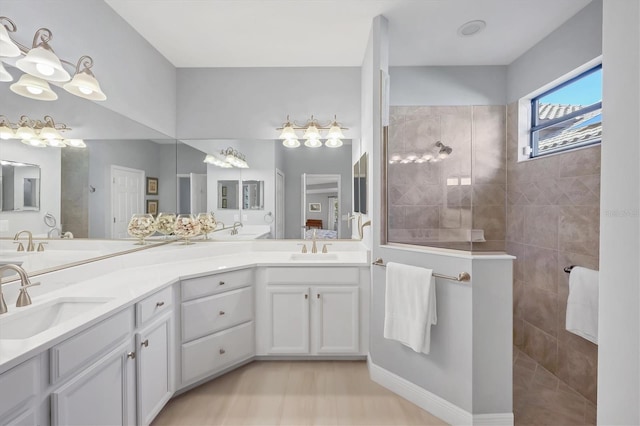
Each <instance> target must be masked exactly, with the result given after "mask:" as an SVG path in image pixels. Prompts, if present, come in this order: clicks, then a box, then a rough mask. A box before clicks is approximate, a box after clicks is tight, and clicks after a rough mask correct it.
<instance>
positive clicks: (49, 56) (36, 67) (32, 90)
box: [0, 16, 107, 101]
mask: <svg viewBox="0 0 640 426" xmlns="http://www.w3.org/2000/svg"><path fill="white" fill-rule="evenodd" d="M15 31H16V25H15V24H14V22H13V21H12V20H11V19H9V18H6V17H1V16H0V56H20V55H24V58H21V59H18V60H17V61H16V63H15V65H16V67H17V68H18V69H19V70H21V71H24V72H25V73H27V74H28V75H30V76H32V77H33V78H36V79H40V80H41V81H42V83H41V84H30V85H28V86H26V87H21V86H24V84H22V85H17V86H16V85H15V84H14V85H12V86H11V90H12V91H13V92H14V93H17V94H18V95H21V96H26V97H28V98H31V99H38V100H45V101H51V100H55V99H57V97H58V96H57V95H56V94H55V92H53V91H51V88H50V87H49V85H48V84H47V83H46V82H48V81H50V82H59V83H65V82H66V84H64V85H63V88H64V89H65V90H66V91H67V92H69V93H71V94H73V95H76V96H79V97H82V98H85V99H89V100H93V101H104V100H105V99H107V96H106V95H105V94H104V92H103V91H102V89H101V88H100V84H99V83H98V80H97V79H96V77H95V75H94V74H93V72H92V71H91V67H93V59H92V58H91V57H90V56H87V55H84V56H82V57H80V59H79V60H78V61H76V62H69V61H66V60H64V59H60V58H58V56H57V55H56V54H55V53H54V51H53V49H52V48H51V46H50V45H49V43H50V41H51V39H52V38H53V34H52V33H51V31H50V30H49V29H47V28H40V29H38V31H36V33H35V35H34V37H33V42H32V44H31V46H32V47H31V48H29V47H27V46H25V45H23V44H20V43H18V42H17V41H16V40H14V39H13V38H12V36H11V35H10V34H9V33H10V32H11V33H14V32H15ZM74 63H76V66H75V73H74V76H73V79H72V78H71V75H69V72H67V70H66V69H65V68H64V65H67V66H70V67H73V64H74ZM23 77H24V75H23V76H22V77H21V78H20V80H22V78H23ZM12 80H13V77H12V76H11V74H9V73H8V72H6V70H4V69H2V68H0V81H12ZM31 83H33V81H32V82H31ZM16 84H17V83H16ZM45 84H46V87H43V86H44V85H45Z"/></svg>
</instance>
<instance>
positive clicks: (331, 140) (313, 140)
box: [276, 115, 348, 148]
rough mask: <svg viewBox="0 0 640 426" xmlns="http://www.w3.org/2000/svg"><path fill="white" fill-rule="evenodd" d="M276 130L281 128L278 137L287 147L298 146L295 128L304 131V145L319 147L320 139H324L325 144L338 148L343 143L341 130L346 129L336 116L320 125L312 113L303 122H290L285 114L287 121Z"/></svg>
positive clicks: (320, 144)
mask: <svg viewBox="0 0 640 426" xmlns="http://www.w3.org/2000/svg"><path fill="white" fill-rule="evenodd" d="M276 130H281V133H280V137H279V139H282V145H284V146H285V147H287V148H297V147H299V146H300V142H299V141H298V134H297V133H296V130H303V131H304V133H303V136H302V138H303V139H304V140H305V141H304V145H305V146H306V147H309V148H319V147H321V146H322V141H321V139H326V142H325V146H327V147H329V148H338V147H341V146H342V145H343V144H342V140H341V139H344V134H343V133H342V131H343V130H348V129H347V128H346V127H342V126H340V124H338V121H337V117H336V116H334V118H333V121H331V122H329V123H327V125H321V124H320V123H319V122H318V120H316V119H315V118H314V117H313V115H312V116H311V118H310V119H309V120H307V122H306V123H305V124H298V123H296V122H295V121H293V122H292V121H290V119H289V116H288V115H287V121H286V122H285V123H284V124H283V125H282V127H278V128H277V129H276ZM322 130H327V134H326V135H325V136H322V133H321V131H322Z"/></svg>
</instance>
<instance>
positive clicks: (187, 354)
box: [182, 321, 255, 383]
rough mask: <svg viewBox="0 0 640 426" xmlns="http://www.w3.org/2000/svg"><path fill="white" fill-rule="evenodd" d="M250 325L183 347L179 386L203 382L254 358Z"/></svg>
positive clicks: (251, 327) (240, 326)
mask: <svg viewBox="0 0 640 426" xmlns="http://www.w3.org/2000/svg"><path fill="white" fill-rule="evenodd" d="M254 353H255V349H254V336H253V321H252V322H248V323H246V324H242V325H239V326H236V327H233V328H229V329H227V330H224V331H221V332H219V333H216V334H212V335H210V336H207V337H203V338H202V339H198V340H194V341H193V342H189V343H185V344H183V345H182V382H183V383H188V382H191V381H194V380H196V379H201V378H204V377H206V376H208V375H210V374H213V373H215V372H216V371H219V370H221V369H222V368H224V367H228V366H230V365H232V364H234V363H236V362H240V361H242V360H245V359H247V358H249V357H250V356H252V355H254Z"/></svg>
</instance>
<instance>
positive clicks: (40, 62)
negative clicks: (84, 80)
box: [16, 46, 71, 81]
mask: <svg viewBox="0 0 640 426" xmlns="http://www.w3.org/2000/svg"><path fill="white" fill-rule="evenodd" d="M16 67H18V69H20V70H22V71H24V72H26V73H27V74H31V75H32V76H34V77H38V78H42V79H43V80H47V81H69V80H70V79H71V76H70V75H69V73H68V72H67V71H66V70H65V69H64V68H62V63H60V59H58V57H57V56H56V54H55V53H53V51H52V50H49V49H47V48H45V47H43V46H38V47H34V48H33V49H31V50H29V53H27V56H25V57H24V58H22V59H18V60H17V61H16Z"/></svg>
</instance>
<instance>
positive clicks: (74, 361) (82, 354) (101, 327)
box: [51, 309, 133, 384]
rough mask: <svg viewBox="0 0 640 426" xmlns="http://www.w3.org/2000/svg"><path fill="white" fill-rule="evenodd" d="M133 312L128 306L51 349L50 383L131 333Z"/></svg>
mask: <svg viewBox="0 0 640 426" xmlns="http://www.w3.org/2000/svg"><path fill="white" fill-rule="evenodd" d="M132 330H133V312H132V309H127V310H124V311H122V312H119V313H117V314H115V315H114V316H112V317H111V318H108V319H106V320H104V321H102V322H101V323H99V324H96V325H94V326H93V327H91V328H90V329H88V330H85V331H83V332H82V333H80V334H78V335H76V336H73V337H72V338H70V339H67V340H65V341H64V342H62V343H60V344H59V345H56V346H54V347H53V348H51V383H52V384H53V383H55V382H56V381H57V380H58V379H60V378H61V377H64V376H66V375H67V373H69V372H72V371H75V372H77V370H78V369H80V368H82V367H84V366H85V365H87V364H89V363H91V362H93V361H95V360H96V358H97V357H99V356H101V355H102V354H103V353H104V352H106V351H108V350H109V349H110V348H111V347H113V346H114V345H115V344H117V343H118V342H119V341H121V340H122V339H124V338H126V337H127V336H129V335H130V334H131V332H132Z"/></svg>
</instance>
